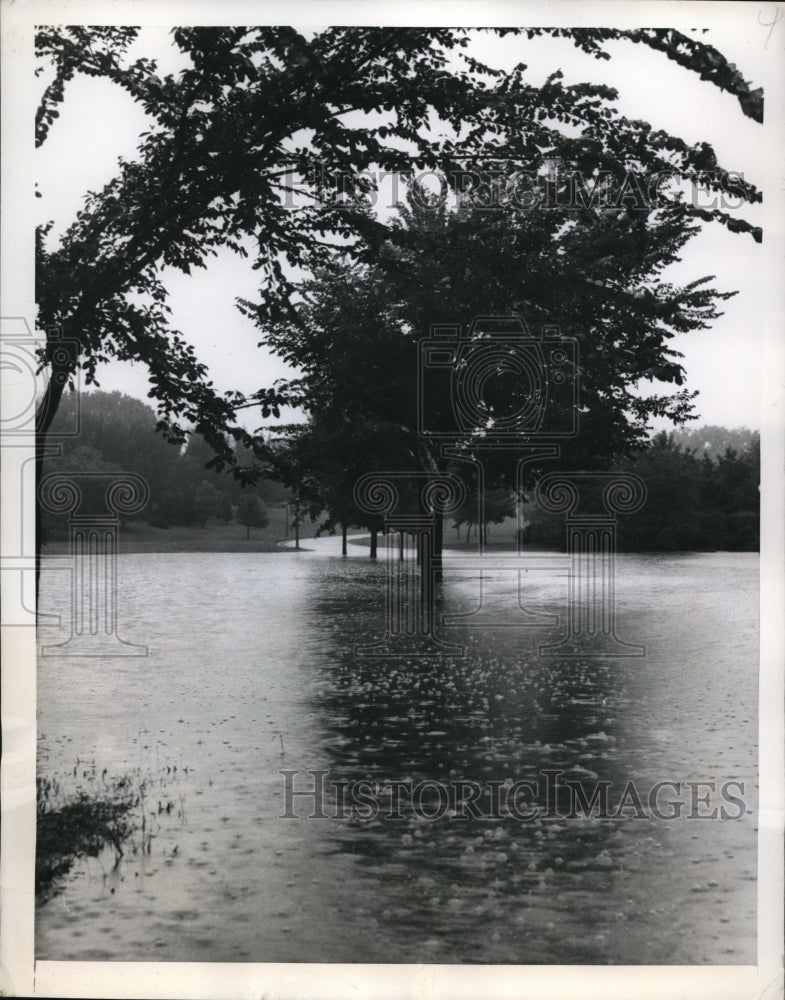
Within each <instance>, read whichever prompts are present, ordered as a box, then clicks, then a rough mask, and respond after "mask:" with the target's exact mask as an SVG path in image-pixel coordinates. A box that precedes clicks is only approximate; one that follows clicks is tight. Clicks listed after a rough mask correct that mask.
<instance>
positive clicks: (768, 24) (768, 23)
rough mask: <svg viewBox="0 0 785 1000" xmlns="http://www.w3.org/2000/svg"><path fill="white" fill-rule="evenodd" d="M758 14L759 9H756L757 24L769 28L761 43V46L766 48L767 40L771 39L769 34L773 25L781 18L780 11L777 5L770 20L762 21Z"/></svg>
mask: <svg viewBox="0 0 785 1000" xmlns="http://www.w3.org/2000/svg"><path fill="white" fill-rule="evenodd" d="M760 15H761V11H758V24H759V25H760V26H761V27H762V28H768V29H769V33H768V35H766V41H765V42H764V43H763V48H764V49H767V48H768V47H769V42H770V41H771V35H772V32H773V31H774V26H775V25H776V24H777V22H778V21H781V20H782V11H781V10H780V9H779V7H777V9H776V10H775V12H774V18H773V20H771V21H762V20H761V16H760Z"/></svg>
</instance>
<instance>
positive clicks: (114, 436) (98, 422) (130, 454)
mask: <svg viewBox="0 0 785 1000" xmlns="http://www.w3.org/2000/svg"><path fill="white" fill-rule="evenodd" d="M156 423H157V420H156V416H155V411H154V410H153V408H152V407H151V406H148V405H147V404H145V403H143V402H142V401H141V400H139V399H134V398H132V397H131V396H128V395H125V394H124V393H120V392H101V391H92V392H73V393H66V394H65V396H64V397H63V400H62V403H61V406H60V409H59V411H58V414H57V416H56V418H55V420H54V423H53V431H54V432H55V433H56V434H60V435H61V436H60V441H61V451H62V459H63V461H62V462H61V463H60V467H61V468H62V471H66V472H67V471H69V468H70V466H72V465H73V462H72V459H71V456H72V455H73V454H74V451H75V450H77V449H80V448H90V449H93V450H94V451H95V452H97V453H98V454H99V455H100V456H101V458H102V460H103V461H104V462H106V463H108V464H109V465H111V466H112V467H113V468H114V470H115V471H116V472H134V473H136V474H137V475H139V476H141V477H142V478H143V479H144V480H145V482H146V483H147V486H148V488H149V490H150V508H151V510H152V511H156V510H157V505H158V503H159V501H160V500H161V498H162V497H163V496H164V494H166V493H167V492H168V491H170V490H172V489H173V488H174V487H175V486H176V484H177V482H178V479H179V478H180V476H181V474H182V473H181V469H180V465H181V462H180V449H179V448H177V447H176V446H173V445H172V444H170V443H169V442H167V441H166V440H165V439H164V438H163V437H162V436H161V435H160V434H158V433H157V432H156ZM73 427H77V428H78V435H76V436H74V437H69V436H68V435H67V434H64V433H63V432H64V431H67V430H68V429H69V428H73ZM208 457H212V453H210V455H209V456H208ZM50 464H51V463H50V462H47V463H45V468H46V469H48V468H49V466H50ZM71 471H77V469H76V467H74V468H73V469H72V470H71Z"/></svg>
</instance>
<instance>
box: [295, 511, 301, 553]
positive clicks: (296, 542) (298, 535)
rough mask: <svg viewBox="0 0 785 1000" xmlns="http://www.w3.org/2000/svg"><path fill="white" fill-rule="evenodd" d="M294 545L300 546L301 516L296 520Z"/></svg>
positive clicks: (297, 547)
mask: <svg viewBox="0 0 785 1000" xmlns="http://www.w3.org/2000/svg"><path fill="white" fill-rule="evenodd" d="M294 547H295V548H296V549H299V548H300V518H299V517H298V518H297V519H296V520H295V522H294Z"/></svg>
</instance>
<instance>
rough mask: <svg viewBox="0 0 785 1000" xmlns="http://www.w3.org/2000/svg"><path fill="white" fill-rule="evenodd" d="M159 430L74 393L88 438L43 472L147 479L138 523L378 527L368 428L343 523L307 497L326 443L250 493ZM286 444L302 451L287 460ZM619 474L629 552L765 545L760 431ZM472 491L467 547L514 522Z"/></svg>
mask: <svg viewBox="0 0 785 1000" xmlns="http://www.w3.org/2000/svg"><path fill="white" fill-rule="evenodd" d="M76 421H78V425H77V424H76ZM156 423H157V418H156V414H155V412H154V410H153V409H152V407H150V406H148V405H147V404H145V403H144V402H142V401H141V400H138V399H134V398H132V397H130V396H127V395H124V394H122V393H120V392H102V391H93V392H89V393H81V394H79V393H71V394H68V395H66V396H65V397H64V400H63V404H62V407H61V409H60V411H59V412H58V415H57V422H56V426H55V432H56V431H57V429H58V428H62V429H66V428H69V427H73V426H78V428H79V433H78V434H77V435H75V436H74V437H70V438H69V437H63V438H61V439H60V440H61V441H62V454H61V455H60V456H58V457H56V458H49V459H48V460H47V462H46V464H45V468H44V475H46V474H48V473H50V472H56V471H61V472H67V473H79V472H96V473H101V472H106V473H112V472H115V473H116V472H134V473H136V474H137V475H140V476H142V477H143V478H144V479H145V480H146V482H147V484H148V487H149V490H150V501H149V504H148V507H147V509H146V510H144V511H142V512H141V513H140V514H139V515H138V517H140V518H143V519H145V520H147V521H148V522H149V523H150V524H151V525H153V526H154V527H159V528H166V527H168V526H170V525H191V526H197V527H199V526H201V527H204V526H205V525H206V524H207V523H208V522H209V521H223V522H225V523H230V522H232V521H234V522H236V523H237V524H240V525H243V526H244V527H245V528H246V537H249V536H250V531H251V529H252V528H263V527H265V526H266V524H267V522H268V514H269V509H270V508H271V507H275V506H283V505H285V504H287V503H289V504H292V505H293V508H292V510H293V517H299V518H310V519H312V520H314V521H317V520H319V519H321V523H320V525H319V527H320V529H321V530H335V528H336V527H338V526H343V527H344V528H345V527H353V528H364V529H367V530H374V528H377V529H379V528H380V527H381V525H375V524H368V523H366V521H364V520H363V518H362V516H361V515H359V513H358V512H357V511H356V509H355V508H354V506H353V492H352V491H353V486H354V482H355V480H356V478H357V477H358V476H359V475H360V474H362V472H363V471H365V469H364V468H363V466H362V462H363V457H364V454H365V453H364V452H363V449H362V448H359V447H358V449H357V452H356V454H354V457H353V460H352V462H350V461H349V458H350V457H351V448H350V447H349V445H350V444H351V443H353V442H354V443H357V441H355V440H354V437H352V435H351V434H350V433H349V432H350V431H353V435H354V436H355V437H361V436H362V430H363V429H362V427H361V426H360V427H357V428H354V429H352V428H348V427H344V429H343V433H344V437H343V441H344V445H345V458H346V461H345V463H343V464H342V465H341V466H340V467H336V468H335V470H334V472H333V477H332V479H331V482H332V484H333V492H334V494H335V495H334V497H331V504H330V507H331V509H332V511H341V512H342V513H343V517H342V518H336V517H334V516H333V515H332V514H331V513H330V510H326V509H324V508H322V507H320V505H319V503H318V502H317V500H316V499H315V497H316V496H317V495H318V494H317V493H316V492H315V491H313V490H311V491H309V483H308V475H309V469H310V474H315V473H316V472H321V473H322V474H324V471H325V470H324V469H322V468H321V467H322V465H324V460H325V455H326V454H327V449H326V448H325V449H322V451H321V452H318V451H313V452H312V451H311V450H310V448H308V449H306V448H305V447H304V446H305V444H306V442H307V443H308V445H311V444H312V440H313V439H312V438H311V435H310V434H309V435H308V436H307V437H306V436H303V437H302V438H300V439H298V438H297V436H295V437H294V438H292V439H290V440H287V441H286V442H281V443H280V448H281V462H280V465H279V466H278V467H277V468H276V465H275V463H273V464H271V465H270V466H269V467H267V468H264V469H263V470H262V474H261V475H260V476H259V477H258V478H257V480H256V482H255V483H254V484H253V486H246V487H243V486H241V485H240V483H239V482H238V481H237V479H236V478H234V477H233V476H231V475H229V474H227V473H226V472H225V471H222V472H219V471H217V470H216V469H215V468H214V467H213V463H214V459H215V452H214V450H213V449H212V447H211V446H210V445H208V444H207V443H206V442H205V441H204V440H203V439H202V438H201V437H199V436H198V435H191V436H190V437H189V438H188V441H187V443H186V445H185V446H177V445H173V444H170V443H169V442H167V441H166V440H165V438H163V437H162V436H161V435H160V434H159V433H157V432H156ZM337 430H338V429H337V428H333V431H335V432H337ZM325 434H327V429H326V428H325ZM235 448H236V449H237V451H238V454H237V463H238V464H239V465H241V466H242V465H248V466H253V467H256V468H258V465H259V459H258V457H256V456H254V455H253V453H251V452H250V451H248V452H245V451H244V450H243V447H242V445H239V444H238V445H235ZM286 449H291V450H293V451H294V452H295V454H294V455H287V454H285V451H286ZM365 457H366V458H367V454H365ZM352 463H353V464H352ZM605 467H606V468H607V465H606V466H605ZM293 468H297V469H299V470H300V472H301V475H302V480H301V481H297V482H295V481H293V480H291V476H290V474H291V470H292V469H293ZM611 468H613V469H616V470H618V471H633V472H636V473H637V474H638V475H639V476H641V478H642V479H643V480H644V482H645V483H646V490H647V499H646V503H645V505H644V506H643V508H642V509H641V510H640V511H638V512H637V513H636V514H633V515H630V516H625V517H620V518H619V522H618V541H619V547H620V549H622V550H625V549H626V550H628V551H674V550H704V551H705V550H732V551H754V550H756V549H757V548H758V547H759V543H760V529H759V510H758V508H759V492H758V484H759V480H760V438H759V435H758V434H757V432H755V431H750V430H748V429H747V428H736V429H733V430H729V429H727V428H724V427H716V426H705V427H700V428H697V429H693V430H689V431H686V430H680V431H677V432H674V433H671V434H668V433H666V432H664V431H663V432H661V433H660V434H658V435H656V436H655V437H654V438H653V439H652V441H651V443H650V444H649V446H648V447H646V448H644V449H643V450H641V451H639V452H637V453H635V454H633V455H632V456H627V457H624V458H621V459H619V460H618V461H616V462H615V463H614V464H613V465H612V466H611ZM281 469H285V470H286V473H287V476H289V482H288V488H287V486H286V485H283V484H282V483H281V482H279V481H276V478H275V477H276V476H278V477H280V476H281V475H282V472H281ZM456 469H460V466H456ZM466 485H467V499H466V502H465V504H464V505H463V507H461V509H460V510H458V511H457V512H456V514H455V515H454V516H453V518H452V524H453V528H455V529H457V532H458V536H459V537H460V534H461V531H462V530H463V532H464V535H465V537H466V539H467V541H469V540H471V539H472V538H474V540H482V538H483V536H484V533H485V531H486V530H487V524H488V523H491V524H498V523H500V522H502V521H504V520H505V519H507V518H511V517H513V516H514V515H515V505H516V497H515V494H514V492H511V491H510V490H509V488H504V487H503V486H499V485H495V484H494V483H493V482H492V481H491V482H490V483H488V484H487V489H486V495H485V505H484V514H485V521H486V523H485V524H478V523H477V520H478V510H479V502H478V497H477V490H476V483H475V482H473V481H472V479H471V477H469V478H468V479H467V482H466ZM529 496H530V499H531V496H532V495H531V494H530V495H529ZM309 498H310V499H309ZM87 502H88V503H92V504H93V505H94V506H95V510H96V513H99V512H100V506H101V500H100V497H98V496H96V497H94V498H89V497H88V500H87ZM524 515H525V521H526V528H525V529H524V536H523V541H524V543H526V544H534V545H542V546H547V547H561V546H563V544H564V534H565V532H564V520H563V518H562V517H561V516H557V515H551V514H548V513H546V512H544V511H542V510H540V509H539V508H538V507H537V506H536V504H535V503H533V502H530V503H528V504H526V506H525V507H524ZM366 520H367V516H366ZM56 523H57V519H56V518H55V517H54V516H49V517H45V519H44V528H45V529H49V531H51V529H52V528H53V527H54V526H55V525H56Z"/></svg>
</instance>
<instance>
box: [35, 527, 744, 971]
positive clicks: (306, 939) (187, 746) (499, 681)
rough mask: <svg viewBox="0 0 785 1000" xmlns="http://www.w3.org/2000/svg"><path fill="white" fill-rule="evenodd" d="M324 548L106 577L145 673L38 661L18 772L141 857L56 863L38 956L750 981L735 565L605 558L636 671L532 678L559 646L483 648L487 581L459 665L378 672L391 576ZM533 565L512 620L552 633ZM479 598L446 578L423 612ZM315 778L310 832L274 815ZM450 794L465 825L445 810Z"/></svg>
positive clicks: (559, 583)
mask: <svg viewBox="0 0 785 1000" xmlns="http://www.w3.org/2000/svg"><path fill="white" fill-rule="evenodd" d="M305 544H310V545H312V544H313V543H312V542H309V543H305ZM330 544H334V543H328V545H327V547H326V548H325V547H323V548H322V551H320V552H310V553H309V552H300V553H294V552H283V551H282V552H281V553H280V554H279V553H261V554H221V553H210V554H193V553H174V554H138V555H123V556H121V557H120V558H119V569H118V615H119V632H120V634H121V635H122V637H123V638H124V639H125V640H127V641H131V642H137V643H145V644H146V645H147V646H148V655H147V656H141V657H131V656H127V657H106V656H100V657H85V656H82V657H64V656H59V655H55V656H46V657H42V658H40V659H39V667H38V706H39V717H38V729H39V765H38V766H39V774H40V775H41V776H44V777H48V778H56V779H57V780H58V781H59V782H60V783H61V787H62V788H64V789H66V790H68V789H71V790H73V789H75V788H76V787H77V786H78V785H81V786H82V787H84V788H88V789H90V790H91V791H93V792H96V791H99V792H100V789H101V787H102V783H103V782H110V781H111V780H112V779H119V778H121V777H122V776H124V775H127V776H129V777H128V780H129V782H134V783H136V785H137V786H141V788H142V790H143V800H142V804H140V806H139V809H140V810H144V812H145V831H146V835H147V839H146V840H144V839H142V838H143V836H144V835H141V834H140V835H137V836H136V837H135V839H133V841H132V843H131V844H130V845H129V846H128V847H127V848H126V851H125V854H124V856H123V859H122V860H121V861H120V863H119V864H117V865H115V852H114V849H111V848H110V849H108V850H106V851H104V852H103V853H102V854H101V855H100V856H99V857H98V858H87V859H83V860H82V861H80V862H78V863H77V864H76V865H75V866H74V868H73V869H72V871H71V873H70V874H69V875H68V876H67V877H66V878H65V879H64V881H63V883H62V888H61V891H60V892H59V893H58V894H57V895H55V896H53V897H52V898H51V899H50V900H49V901H48V902H46V903H45V904H43V905H41V906H39V907H38V909H37V911H36V954H37V958H39V959H47V960H112V961H128V960H140V961H169V960H171V961H210V962H242V961H257V962H299V961H303V962H371V963H374V962H406V963H420V962H437V963H457V962H465V963H491V964H502V963H515V964H536V963H555V964H570V963H587V964H589V963H591V964H597V963H600V964H601V963H617V964H618V963H621V964H671V963H672V964H696V963H697V964H700V963H717V964H737V963H743V964H754V963H755V961H756V891H757V888H756V836H757V754H758V751H757V676H758V604H759V598H758V557H757V555H756V554H752V553H709V554H684V555H622V556H619V557H618V559H617V573H616V590H617V596H616V604H617V632H618V635H619V636H620V637H621V638H622V639H624V640H626V641H629V642H632V643H641V644H645V646H646V655H645V657H642V658H616V659H609V658H605V659H590V658H582V659H581V658H578V659H558V658H553V657H543V656H540V655H539V654H538V650H539V647H540V646H541V645H543V644H548V643H553V642H556V641H558V639H559V637H560V635H561V634H562V630H563V628H564V625H563V624H560V625H557V626H555V627H554V626H552V625H551V626H547V625H546V626H544V627H539V628H525V629H524V628H515V627H512V628H510V627H506V628H503V627H498V625H499V623H500V622H502V621H505V620H507V619H508V618H509V616H510V614H511V613H512V615H513V620H516V621H520V619H519V618H518V619H516V618H515V613H516V609H515V607H512V612H510V607H511V604H510V601H509V595H510V580H511V579H512V577H511V575H510V574H509V573H503V572H501V571H496V570H488V571H487V574H486V575H487V580H486V581H485V589H484V592H483V599H484V601H485V602H486V604H485V607H486V610H487V612H488V613H487V616H486V618H485V619H483V620H482V621H480V619H478V618H477V617H476V616H475V617H474V618H472V617H469V618H466V619H465V620H464V621H465V622H466V624H465V625H464V626H463V627H455V628H450V629H445V630H444V632H443V635H444V637H445V638H446V639H449V641H451V642H456V643H463V644H465V646H466V650H465V656H463V657H462V658H442V659H439V658H424V657H417V656H412V657H409V658H397V659H389V658H387V659H384V658H379V657H375V656H364V657H360V656H356V655H355V650H354V646H355V644H356V643H360V644H362V643H366V644H367V643H369V642H373V641H375V640H378V639H379V638H381V636H382V633H383V631H384V615H385V594H386V573H387V567H386V565H385V561H384V559H382V558H380V559H379V561H378V563H374V562H372V561H371V560H369V559H368V558H367V554H364V551H363V550H362V549H361V548H359V547H354V546H350V549H352V550H353V553H352V556H351V557H350V558H348V559H341V558H340V557H338V556H336V555H331V554H329V553H330V552H331V551H334V550H333V549H330ZM366 551H367V550H366ZM325 553H328V554H325ZM380 554H381V553H380ZM538 558H539V562H537V561H536V560H535V561H534V562H533V563H532V569H531V571H530V572H528V573H526V574H524V577H523V579H524V583H523V587H524V591H523V593H524V603H526V605H527V607H528V606H529V605H531V608H532V609H535V610H536V609H537V608H540V607H542V608H546V609H547V610H549V611H551V612H557V613H558V612H561V611H562V610H563V608H562V607H561V606H562V605H563V603H564V595H565V593H566V571H567V565H566V562H565V557H564V556H559V555H556V554H554V555H553V556H550V557H549V556H543V555H541V556H539V557H538ZM513 576H514V574H513ZM66 579H67V575H66V574H63V573H61V572H53V571H46V572H44V574H43V578H42V588H41V600H40V603H41V607H42V609H43V610H44V611H57V612H59V613H60V614H62V615H63V616H64V621H65V623H66V625H67V624H68V617H69V614H70V612H69V600H70V596H69V593H68V591H67V590H66V587H65V585H64V583H65V581H66ZM477 595H478V580H477V576H476V569H472V567H471V560H470V559H469V558H468V557H463V556H461V555H456V554H450V555H448V556H447V558H446V568H445V574H444V581H443V584H442V586H441V589H440V590H439V592H438V593H437V607H438V609H439V611H440V612H443V613H446V614H460V613H461V612H464V613H465V612H467V611H471V610H473V609H474V608H475V606H476V605H477ZM512 603H513V604H514V602H512ZM494 616H495V617H494ZM505 616H507V617H506V618H505ZM562 621H563V619H562ZM494 622H495V623H496V625H495V626H494ZM480 624H483V625H485V626H487V627H479V625H480ZM67 634H68V629H67V628H64V629H61V630H58V629H57V628H47V629H45V630H43V629H42V630H41V637H42V639H43V641H44V642H45V643H54V642H57V641H62V640H63V639H64V638H65V637H66V636H67ZM282 771H288V772H295V773H294V774H293V775H292V774H290V776H289V778H288V779H287V778H285V777H284V776H283V775H282V774H281V772H282ZM314 771H316V772H326V773H325V774H324V775H323V780H324V782H325V796H324V799H323V802H322V808H321V810H320V809H319V808H317V804H315V799H314V795H313V794H310V795H308V794H305V795H300V796H295V797H294V798H291V799H290V801H289V803H288V805H289V809H288V812H289V813H290V817H289V818H281V817H282V816H283V815H284V814H285V813H286V812H287V801H286V794H285V792H286V781H287V780H289V781H290V782H291V788H292V789H293V790H294V791H305V792H308V790H309V789H310V790H311V791H312V790H313V788H314V782H315V780H316V779H315V778H314V776H313V775H312V774H309V773H308V772H314ZM549 774H550V775H551V777H550V778H548V777H547V775H549ZM554 775H556V777H555V778H554V777H553V776H554ZM319 780H322V779H321V778H320V779H319ZM363 780H365V781H367V782H369V785H368V786H364V787H365V801H366V805H365V806H364V807H360V805H358V803H357V802H356V801H355V800H353V799H350V798H346V803H348V804H345V807H344V809H343V810H342V809H341V808H340V807H339V806H340V803H338V802H337V799H336V797H337V796H338V795H339V793H340V790H341V789H349V790H350V792H352V793H355V792H356V791H357V788H358V787H359V786H358V785H357V783H358V782H360V781H363ZM390 781H392V782H406V783H407V784H405V785H400V786H397V787H398V789H399V792H398V794H399V796H400V802H399V808H398V809H397V810H396V809H394V808H393V803H392V800H391V795H390V794H388V793H387V792H381V791H380V790H379V789H378V788H375V787H374V783H375V782H390ZM426 781H427V782H429V784H426V785H423V782H426ZM520 781H528V782H530V785H529V786H528V789H525V790H524V792H523V793H522V795H521V798H520V800H515V801H519V802H520V803H524V801H526V802H528V805H527V807H526V808H525V809H524V807H523V805H521V808H520V809H519V814H518V815H515V814H511V813H510V811H509V808H508V806H509V799H507V798H506V796H507V794H508V791H509V789H510V786H512V785H513V784H514V783H515V782H520ZM547 781H557V782H561V783H562V787H561V791H560V792H558V793H554V794H553V795H552V796H551V797H550V798H549V797H548V796H549V794H550V793H548V792H547V791H546V790H544V787H545V785H546V783H547ZM340 782H344V783H345V784H344V785H340V784H338V785H336V783H340ZM435 782H439V783H440V785H436V784H435ZM460 782H475V783H476V786H470V785H465V786H462V787H463V788H464V790H465V789H466V788H470V787H471V788H474V787H476V788H477V789H478V798H477V799H476V802H475V809H474V810H472V809H466V808H458V809H456V808H455V805H456V803H455V802H453V801H452V800H450V801H449V805H447V803H444V809H442V808H441V807H442V798H441V797H440V796H441V795H442V793H441V792H440V791H439V788H443V789H455V788H456V787H457V786H459V785H460ZM564 782H572V785H571V786H567V785H564ZM601 782H609V783H610V784H609V785H606V786H602V787H605V788H606V789H607V793H608V796H609V803H610V808H609V810H606V815H597V814H596V811H594V812H593V811H592V810H591V809H590V808H586V809H581V808H572V806H574V805H575V802H574V800H573V798H572V797H571V796H572V795H573V794H574V793H573V792H572V791H570V792H569V794H568V792H567V791H565V789H569V787H572V788H573V789H574V788H575V786H576V785H577V786H580V788H581V790H582V791H583V792H584V794H585V795H586V796H587V798H590V796H591V793H592V791H593V790H595V789H596V788H597V787H600V786H599V784H598V783H601ZM659 782H668V783H670V784H668V785H664V786H661V789H660V793H659V797H658V798H655V799H654V805H655V807H657V811H658V812H659V816H658V815H656V814H654V812H653V810H652V806H651V793H652V789H655V786H657V784H658V783H659ZM629 783H632V785H633V789H632V791H630V790H629V788H628V789H627V793H626V798H624V790H625V787H627V786H628V784H629ZM690 783H692V784H690ZM696 783H709V784H696ZM418 786H420V791H419V793H418V794H419V796H420V798H419V800H418V802H419V808H412V801H411V798H412V797H411V795H410V793H409V791H407V790H413V789H416V788H417V787H418ZM521 787H523V786H521ZM369 788H370V789H371V790H373V791H374V793H375V794H374V795H370V794H369V791H368V789H369ZM344 794H345V795H346V794H348V793H346V792H345V793H344ZM565 795H567V796H568V797H567V798H565ZM554 796H555V798H554ZM636 796H637V802H636ZM494 797H496V798H494ZM622 799H624V801H622ZM369 801H370V802H371V804H370V805H369V804H368V802H369ZM500 802H506V803H507V805H506V806H504V807H502V806H499V803H500ZM679 802H681V803H682V804H681V805H679V804H678V803H679ZM374 803H375V808H374ZM353 805H354V808H352V806H353ZM623 805H624V806H625V807H624V808H622V806H623ZM497 806H499V808H498V809H497V808H496V807H497ZM320 811H321V812H322V813H323V815H322V816H317V817H316V818H308V817H309V815H311V814H313V813H319V812H320ZM292 813H294V816H293V817H292V816H291V814H292ZM374 813H375V815H374ZM391 813H394V814H395V815H394V817H392V816H391V815H390V814H391ZM439 813H443V814H442V815H437V814H439ZM607 813H609V815H608V814H607ZM425 814H427V815H425ZM427 816H432V817H435V818H430V819H429V818H427ZM668 816H673V818H666V817H668ZM723 816H724V818H721V817H723ZM711 817H713V818H711ZM150 835H152V837H150Z"/></svg>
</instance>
